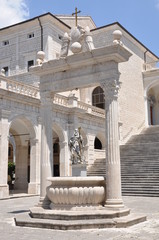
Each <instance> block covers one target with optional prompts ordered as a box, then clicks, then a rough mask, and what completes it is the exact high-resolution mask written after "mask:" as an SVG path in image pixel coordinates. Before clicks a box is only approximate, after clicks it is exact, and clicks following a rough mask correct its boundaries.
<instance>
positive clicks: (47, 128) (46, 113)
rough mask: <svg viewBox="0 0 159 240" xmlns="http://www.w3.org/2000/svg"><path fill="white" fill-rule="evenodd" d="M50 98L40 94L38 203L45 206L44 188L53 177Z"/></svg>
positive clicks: (47, 95) (48, 95)
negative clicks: (39, 178)
mask: <svg viewBox="0 0 159 240" xmlns="http://www.w3.org/2000/svg"><path fill="white" fill-rule="evenodd" d="M52 106H53V104H52V97H51V96H50V94H43V93H42V94H41V120H42V130H41V185H40V202H41V203H42V205H43V206H45V205H47V198H46V187H47V186H48V185H49V182H48V181H47V178H48V177H52V176H53V136H52Z"/></svg>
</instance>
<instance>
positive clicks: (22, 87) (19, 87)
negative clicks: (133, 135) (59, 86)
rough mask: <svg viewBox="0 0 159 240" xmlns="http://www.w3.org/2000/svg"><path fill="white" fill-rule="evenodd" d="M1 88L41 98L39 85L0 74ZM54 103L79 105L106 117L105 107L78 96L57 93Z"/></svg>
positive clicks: (89, 111)
mask: <svg viewBox="0 0 159 240" xmlns="http://www.w3.org/2000/svg"><path fill="white" fill-rule="evenodd" d="M0 88H1V89H5V90H8V91H11V92H15V93H18V94H22V95H26V96H29V97H33V98H38V99H40V93H39V88H38V87H34V86H31V85H29V84H24V83H22V82H19V81H15V80H13V79H10V78H7V77H4V76H0ZM53 103H55V104H58V105H62V106H65V107H69V108H71V107H77V108H79V109H82V110H84V111H86V112H87V113H90V114H92V115H95V116H98V117H103V118H104V117H105V110H104V109H100V108H97V107H94V106H92V105H90V104H87V103H83V102H80V101H77V98H76V97H75V98H73V100H72V101H70V98H69V97H66V96H63V95H60V94H55V96H54V99H53Z"/></svg>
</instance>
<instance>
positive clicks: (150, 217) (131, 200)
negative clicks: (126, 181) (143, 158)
mask: <svg viewBox="0 0 159 240" xmlns="http://www.w3.org/2000/svg"><path fill="white" fill-rule="evenodd" d="M38 199H39V197H37V196H34V197H21V198H12V199H8V200H0V239H1V240H10V239H11V240H29V239H32V240H49V239H51V240H56V239H57V240H59V239H61V240H73V239H76V240H78V239H79V240H84V239H86V240H106V239H111V240H123V239H125V240H137V239H140V240H159V198H146V197H145V198H143V197H124V198H123V199H124V202H125V205H126V206H128V207H130V208H131V210H132V212H136V213H144V214H146V215H147V221H146V222H144V223H140V224H138V225H135V226H132V227H129V228H127V229H99V230H98V229H91V230H78V231H77V230H75V231H59V230H48V229H35V228H22V227H16V226H15V225H14V217H15V216H17V215H19V214H23V213H25V212H26V213H27V212H28V211H29V208H30V207H33V206H34V205H35V204H36V203H37V202H38Z"/></svg>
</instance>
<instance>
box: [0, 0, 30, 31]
mask: <svg viewBox="0 0 159 240" xmlns="http://www.w3.org/2000/svg"><path fill="white" fill-rule="evenodd" d="M0 9H1V12H0V28H2V27H6V26H9V25H12V24H15V23H18V22H21V21H23V20H26V19H27V18H28V17H29V9H28V7H27V5H26V1H25V0H0Z"/></svg>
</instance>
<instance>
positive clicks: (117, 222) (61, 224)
mask: <svg viewBox="0 0 159 240" xmlns="http://www.w3.org/2000/svg"><path fill="white" fill-rule="evenodd" d="M101 214H102V213H101ZM101 214H99V216H100V217H98V216H96V218H93V219H89V220H88V219H80V220H69V219H67V220H62V219H60V220H57V219H56V220H54V219H44V218H32V217H30V216H29V214H23V215H19V216H17V217H16V218H15V224H16V226H21V227H32V228H45V229H56V230H76V229H94V228H125V227H129V226H132V225H134V224H137V223H141V222H143V221H146V216H144V215H136V214H129V215H127V216H123V217H122V216H121V217H114V218H108V217H106V218H105V217H103V218H102V217H101V216H102V215H101ZM76 215H78V213H77V212H76Z"/></svg>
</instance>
